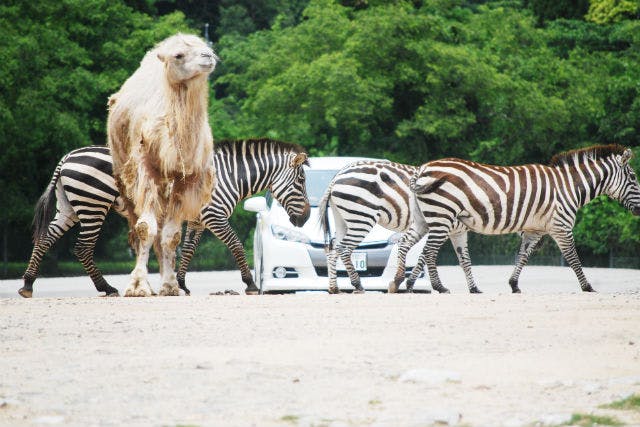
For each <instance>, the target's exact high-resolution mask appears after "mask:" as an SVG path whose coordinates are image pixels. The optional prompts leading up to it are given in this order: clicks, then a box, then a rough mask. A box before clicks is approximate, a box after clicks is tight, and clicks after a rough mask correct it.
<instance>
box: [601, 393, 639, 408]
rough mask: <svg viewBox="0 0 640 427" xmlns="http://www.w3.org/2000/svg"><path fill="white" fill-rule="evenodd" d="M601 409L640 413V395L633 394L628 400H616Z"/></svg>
mask: <svg viewBox="0 0 640 427" xmlns="http://www.w3.org/2000/svg"><path fill="white" fill-rule="evenodd" d="M601 408H607V409H622V410H626V411H628V410H636V411H640V394H633V395H631V396H629V397H627V398H626V399H621V400H616V401H615V402H611V403H609V404H607V405H602V406H601Z"/></svg>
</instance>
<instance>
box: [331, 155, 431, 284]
mask: <svg viewBox="0 0 640 427" xmlns="http://www.w3.org/2000/svg"><path fill="white" fill-rule="evenodd" d="M416 172H417V168H416V167H415V166H410V165H404V164H400V163H394V162H390V161H388V160H361V161H358V162H355V163H352V164H350V165H347V166H345V167H344V168H342V169H341V170H340V171H339V172H338V173H337V174H336V176H335V177H334V178H333V180H332V181H331V183H330V184H329V187H328V188H327V190H326V191H325V194H324V196H323V197H322V199H321V201H320V204H319V209H320V210H319V215H320V221H321V223H320V226H321V229H322V231H323V234H324V236H325V246H326V248H327V273H328V276H329V292H330V293H338V292H339V289H338V284H337V278H336V261H337V258H338V256H339V257H340V259H341V260H342V262H343V263H344V265H345V267H346V269H347V273H348V274H349V279H350V281H351V285H352V286H353V287H354V292H355V293H361V292H364V289H363V288H362V285H361V283H360V276H359V275H358V273H357V272H356V270H355V268H354V266H353V263H352V261H351V253H352V252H353V250H354V249H355V248H356V247H357V246H358V245H359V244H360V242H362V240H363V239H364V238H365V237H366V235H367V234H369V232H370V231H371V229H372V228H373V226H374V225H376V224H380V225H381V226H383V227H385V228H387V229H389V230H392V231H396V232H402V233H403V234H402V236H401V237H400V240H399V244H398V268H397V270H396V274H395V276H394V279H393V281H392V282H391V283H390V284H389V287H388V291H389V292H391V293H393V292H397V290H398V285H399V284H400V283H402V281H403V280H404V278H405V260H406V255H407V252H408V251H409V249H411V247H412V246H413V245H414V244H415V243H416V242H417V241H419V240H420V239H421V238H422V237H423V236H424V235H425V234H426V233H427V224H426V222H425V220H424V218H423V217H422V213H421V212H420V211H419V210H417V205H416V203H415V197H414V195H413V192H412V191H411V189H410V187H409V183H410V180H411V178H412V177H413V175H414V174H415V173H416ZM329 206H330V207H331V210H332V212H333V217H334V220H335V229H336V230H335V238H334V239H333V240H332V239H331V235H330V230H329V217H328V210H329ZM409 291H411V289H409Z"/></svg>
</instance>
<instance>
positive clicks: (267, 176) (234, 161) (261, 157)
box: [18, 139, 310, 298]
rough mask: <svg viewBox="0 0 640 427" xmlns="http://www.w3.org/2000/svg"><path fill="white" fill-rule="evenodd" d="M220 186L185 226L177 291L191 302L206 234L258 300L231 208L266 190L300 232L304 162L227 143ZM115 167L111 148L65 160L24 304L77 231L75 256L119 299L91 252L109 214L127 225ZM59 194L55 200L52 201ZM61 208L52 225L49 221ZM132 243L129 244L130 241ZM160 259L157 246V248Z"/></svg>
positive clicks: (304, 212)
mask: <svg viewBox="0 0 640 427" xmlns="http://www.w3.org/2000/svg"><path fill="white" fill-rule="evenodd" d="M213 161H214V162H215V167H216V171H217V172H216V173H217V181H216V182H217V183H216V187H215V188H214V190H213V192H212V194H211V202H210V203H209V204H207V205H206V206H204V207H203V208H202V210H201V213H200V218H199V221H191V222H189V223H188V226H187V231H186V233H185V242H184V246H183V252H182V258H181V262H180V267H179V274H178V279H179V284H180V288H181V289H182V290H183V291H184V292H185V293H186V294H187V295H189V294H190V291H189V289H188V288H187V287H186V285H185V280H184V279H185V273H186V269H187V266H188V264H189V262H190V261H191V258H192V256H193V253H194V251H195V249H196V247H197V245H198V242H199V239H200V236H201V235H202V231H203V230H204V228H205V227H206V228H208V229H209V230H210V231H211V232H212V233H213V234H214V235H216V236H217V237H218V238H219V239H220V240H222V241H223V242H224V243H225V245H227V247H229V249H230V250H231V252H232V254H233V256H234V258H235V260H236V263H237V264H238V267H239V269H240V271H241V277H242V281H243V282H244V283H245V284H246V290H245V292H246V293H247V294H257V293H258V288H257V287H256V285H255V283H254V281H253V278H252V276H251V271H250V270H249V267H248V265H247V260H246V257H245V254H244V248H243V246H242V243H241V242H240V240H239V239H238V236H237V235H236V233H235V231H234V230H233V229H232V228H231V226H230V224H229V217H230V216H231V214H232V212H233V209H234V207H235V206H236V205H237V204H238V202H240V201H241V200H243V199H244V198H246V197H249V196H250V195H252V194H254V193H257V192H260V191H262V190H265V189H269V190H270V191H271V192H272V194H273V196H274V198H275V199H276V200H278V202H280V203H281V204H282V205H283V206H284V208H285V209H286V211H287V214H288V215H289V220H290V221H291V223H292V224H293V225H296V226H302V225H303V224H304V223H305V222H306V221H307V219H308V217H309V213H310V207H309V201H308V199H307V193H306V187H305V173H304V168H303V165H308V160H307V154H306V152H305V151H304V149H303V148H302V147H300V146H299V145H297V144H291V143H286V142H282V141H277V140H271V139H243V140H237V141H234V140H225V141H220V142H217V143H216V146H215V150H214V155H213ZM112 167H113V163H112V159H111V154H110V152H109V148H108V147H106V146H88V147H84V148H79V149H76V150H73V151H71V152H70V153H68V154H66V155H65V156H63V157H62V159H61V160H60V162H59V163H58V165H57V166H56V169H55V171H54V173H53V176H52V178H51V181H50V182H49V185H48V186H47V188H46V189H45V191H44V193H43V194H42V196H41V197H40V199H39V200H38V203H37V204H36V208H35V215H34V221H33V223H34V233H33V240H34V248H33V251H32V253H31V258H30V260H29V264H28V266H27V269H26V271H25V273H24V275H23V281H24V286H23V287H22V288H21V289H20V290H19V291H18V292H19V293H20V295H22V296H23V297H25V298H30V297H31V296H32V295H33V282H34V281H35V279H36V276H37V273H38V268H39V266H40V262H41V261H42V257H43V256H44V254H45V253H46V252H47V251H48V250H49V248H50V247H51V246H52V245H53V244H54V243H55V242H56V241H57V240H58V239H59V238H60V237H61V236H62V235H63V234H64V233H66V232H67V231H68V230H69V229H70V228H71V227H73V226H74V225H75V224H76V223H78V222H79V223H80V233H79V236H78V241H77V243H76V245H75V248H74V253H75V255H76V256H77V257H78V259H79V260H80V262H81V263H82V265H83V267H84V269H85V271H86V272H87V274H88V275H89V277H90V278H91V280H92V281H93V283H94V285H95V287H96V290H98V292H105V295H106V296H118V290H117V289H116V288H114V287H112V286H110V285H109V284H108V283H107V282H106V280H105V279H104V277H103V276H102V273H101V272H100V270H99V269H98V268H97V266H96V264H95V262H94V260H93V252H94V248H95V244H96V241H97V239H98V236H99V234H100V230H101V228H102V224H103V223H104V220H105V218H106V215H107V213H108V212H109V210H110V209H111V208H112V207H113V209H114V210H115V211H116V212H117V213H118V214H120V215H122V216H123V217H125V218H127V217H128V214H127V211H126V210H125V208H124V203H123V201H122V199H121V198H120V195H119V193H118V189H117V186H116V183H115V180H114V178H113V174H112V170H113V169H112ZM54 193H55V197H53V196H54ZM54 203H55V208H56V213H55V217H54V218H53V220H50V218H51V216H52V214H53V212H54ZM129 238H130V243H131V236H129ZM154 247H155V250H156V254H157V255H158V253H159V252H158V251H159V250H160V248H159V245H154Z"/></svg>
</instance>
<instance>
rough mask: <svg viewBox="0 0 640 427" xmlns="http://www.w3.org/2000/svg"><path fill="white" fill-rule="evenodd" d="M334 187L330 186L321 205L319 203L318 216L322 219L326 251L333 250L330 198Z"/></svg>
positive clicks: (321, 200)
mask: <svg viewBox="0 0 640 427" xmlns="http://www.w3.org/2000/svg"><path fill="white" fill-rule="evenodd" d="M332 187H333V186H332V185H329V187H328V188H327V191H325V193H324V195H323V196H322V199H320V203H318V214H319V215H318V216H319V217H320V230H322V234H323V236H324V247H325V250H331V249H332V247H331V244H332V242H331V230H329V196H330V195H331V189H332Z"/></svg>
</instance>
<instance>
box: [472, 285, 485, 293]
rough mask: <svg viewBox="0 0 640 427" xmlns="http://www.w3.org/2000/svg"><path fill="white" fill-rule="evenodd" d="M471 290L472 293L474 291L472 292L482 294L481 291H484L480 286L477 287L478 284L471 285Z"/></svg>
mask: <svg viewBox="0 0 640 427" xmlns="http://www.w3.org/2000/svg"><path fill="white" fill-rule="evenodd" d="M469 292H470V293H472V294H481V293H482V291H481V290H480V289H478V287H477V286H473V287H471V288H470V289H469Z"/></svg>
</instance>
